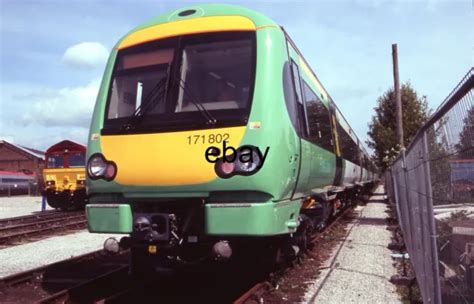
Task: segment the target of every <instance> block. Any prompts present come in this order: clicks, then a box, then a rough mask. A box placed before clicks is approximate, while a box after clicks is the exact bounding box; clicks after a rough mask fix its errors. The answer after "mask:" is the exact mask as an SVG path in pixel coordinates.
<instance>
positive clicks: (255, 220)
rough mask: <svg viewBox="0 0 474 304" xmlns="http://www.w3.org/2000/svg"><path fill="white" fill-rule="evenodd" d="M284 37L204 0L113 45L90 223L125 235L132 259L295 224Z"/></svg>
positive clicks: (208, 251) (206, 249)
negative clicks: (283, 75)
mask: <svg viewBox="0 0 474 304" xmlns="http://www.w3.org/2000/svg"><path fill="white" fill-rule="evenodd" d="M282 37H283V34H282V32H281V30H280V29H279V27H278V26H276V25H275V24H274V23H273V22H272V21H271V20H269V19H268V18H266V17H264V16H261V15H259V14H256V13H254V12H252V11H249V10H245V9H241V8H236V7H232V6H216V5H209V6H199V7H193V8H190V9H184V10H179V11H176V12H173V13H171V14H167V15H163V16H160V17H158V18H156V19H155V20H152V22H149V23H147V24H145V25H144V26H142V27H139V28H138V29H136V30H134V31H132V32H131V33H129V34H128V35H126V36H125V37H124V38H123V39H122V40H121V41H120V42H119V43H118V44H117V45H116V47H115V48H114V50H113V52H112V54H111V56H110V59H109V62H108V65H107V68H106V71H105V74H104V78H103V81H102V86H101V89H100V92H99V96H98V99H97V103H96V107H95V110H94V116H93V120H92V124H91V130H90V134H89V136H90V138H89V144H88V150H87V154H88V155H87V175H88V178H87V188H88V194H89V201H90V203H89V204H88V206H87V217H88V226H89V230H90V231H91V232H96V233H122V234H128V235H129V237H125V238H123V239H122V241H121V245H122V246H125V247H130V248H131V249H132V265H135V266H136V264H140V265H144V264H145V262H143V261H145V260H149V259H152V260H154V261H160V262H159V263H164V262H166V261H169V260H173V261H174V262H181V263H186V262H189V263H193V262H195V261H198V260H201V259H206V258H208V257H213V258H228V257H230V256H231V255H232V250H233V249H234V250H235V248H236V247H234V245H235V244H242V242H244V243H245V242H247V241H248V240H250V239H253V240H258V239H260V238H262V237H269V236H270V237H273V236H279V235H283V234H289V233H291V232H294V231H295V230H296V227H297V218H298V213H299V207H300V203H299V201H291V200H289V197H290V196H291V191H292V189H293V187H294V183H295V180H296V172H297V162H296V157H294V158H293V155H295V153H297V151H295V150H294V149H295V147H296V145H295V143H296V140H297V138H296V137H295V135H294V134H293V133H292V132H290V131H289V130H290V129H287V128H288V126H290V121H289V117H288V114H287V112H286V109H285V111H282V107H284V104H285V103H284V99H283V90H282V88H281V81H282V80H281V77H282V76H281V73H282V69H283V62H284V58H285V56H286V50H285V48H284V47H281V46H284V44H283V41H284V40H283V38H282ZM272 43H273V44H275V43H281V45H278V47H277V46H275V45H272ZM275 62H277V65H276V69H275ZM269 69H270V70H271V71H273V72H274V74H270V76H267V77H261V76H260V75H263V74H267V72H268V70H269ZM272 75H273V76H272ZM273 120H274V121H273ZM276 164H278V165H276ZM275 167H278V170H275ZM276 202H277V203H276ZM165 260H166V261H165ZM134 261H135V262H134ZM136 261H141V262H136ZM135 266H134V267H135Z"/></svg>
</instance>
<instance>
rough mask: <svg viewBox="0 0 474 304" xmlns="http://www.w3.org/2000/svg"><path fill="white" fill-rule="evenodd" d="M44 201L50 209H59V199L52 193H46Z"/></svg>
mask: <svg viewBox="0 0 474 304" xmlns="http://www.w3.org/2000/svg"><path fill="white" fill-rule="evenodd" d="M46 201H47V202H48V205H49V206H50V207H51V208H54V209H58V208H59V207H61V197H60V196H59V195H57V194H55V193H54V192H53V191H48V192H46Z"/></svg>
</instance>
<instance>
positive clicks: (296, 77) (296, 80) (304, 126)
mask: <svg viewBox="0 0 474 304" xmlns="http://www.w3.org/2000/svg"><path fill="white" fill-rule="evenodd" d="M291 71H292V74H293V84H294V87H295V91H296V99H297V103H296V107H297V110H298V117H299V120H300V125H301V137H303V138H308V137H309V130H308V123H307V121H306V113H305V106H304V103H303V96H302V95H303V94H302V92H301V81H300V72H299V69H298V65H297V64H296V63H295V62H294V61H293V60H292V61H291Z"/></svg>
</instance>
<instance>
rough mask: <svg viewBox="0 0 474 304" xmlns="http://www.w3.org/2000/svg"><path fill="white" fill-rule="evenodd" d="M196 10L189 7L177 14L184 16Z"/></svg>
mask: <svg viewBox="0 0 474 304" xmlns="http://www.w3.org/2000/svg"><path fill="white" fill-rule="evenodd" d="M195 12H196V10H194V9H190V10H185V11H182V12H180V13H179V14H178V16H180V17H186V16H189V15H192V14H194V13H195Z"/></svg>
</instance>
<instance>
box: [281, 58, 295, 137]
mask: <svg viewBox="0 0 474 304" xmlns="http://www.w3.org/2000/svg"><path fill="white" fill-rule="evenodd" d="M283 93H284V94H285V103H286V109H287V110H288V114H289V115H290V119H291V123H292V124H293V127H294V128H295V130H296V131H297V132H298V133H299V127H298V117H297V115H298V113H297V112H296V92H295V88H294V86H293V76H291V67H290V63H289V62H288V61H287V62H285V65H284V66H283Z"/></svg>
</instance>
